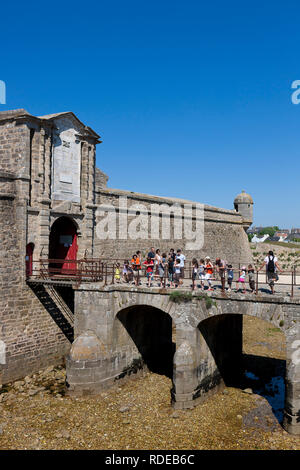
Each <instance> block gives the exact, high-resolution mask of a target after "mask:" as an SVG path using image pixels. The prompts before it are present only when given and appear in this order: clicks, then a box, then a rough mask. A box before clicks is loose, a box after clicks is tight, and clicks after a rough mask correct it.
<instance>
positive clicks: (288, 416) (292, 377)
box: [283, 325, 300, 435]
mask: <svg viewBox="0 0 300 470" xmlns="http://www.w3.org/2000/svg"><path fill="white" fill-rule="evenodd" d="M286 349H287V355H286V388H285V409H284V418H283V427H284V429H285V430H286V431H287V432H289V433H290V434H295V435H300V326H299V325H295V326H294V327H293V328H291V329H290V330H289V331H288V332H287V334H286Z"/></svg>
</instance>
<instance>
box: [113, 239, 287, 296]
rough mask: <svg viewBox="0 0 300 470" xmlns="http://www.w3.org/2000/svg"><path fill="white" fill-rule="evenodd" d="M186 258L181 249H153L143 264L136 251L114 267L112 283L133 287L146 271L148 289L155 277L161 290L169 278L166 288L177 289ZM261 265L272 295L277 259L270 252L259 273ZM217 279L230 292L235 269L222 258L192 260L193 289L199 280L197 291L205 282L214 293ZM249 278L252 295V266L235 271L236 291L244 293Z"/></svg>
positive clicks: (203, 286)
mask: <svg viewBox="0 0 300 470" xmlns="http://www.w3.org/2000/svg"><path fill="white" fill-rule="evenodd" d="M185 261H186V257H185V255H184V254H183V253H182V251H181V249H178V250H177V251H176V253H175V250H174V249H173V248H171V249H170V252H169V253H168V254H167V253H165V252H163V253H162V254H161V252H160V250H159V249H157V250H155V248H154V247H152V248H151V249H150V251H149V253H148V255H147V257H146V260H145V261H142V254H141V252H140V251H137V252H136V253H135V254H134V255H133V256H132V259H131V261H129V260H124V263H123V268H121V266H120V263H117V264H116V268H115V281H116V282H117V283H119V282H121V281H123V282H126V283H130V282H133V283H134V284H135V285H136V286H138V285H140V283H141V275H142V269H145V273H146V277H147V285H148V287H151V285H152V284H151V283H152V281H153V279H154V277H155V278H156V279H157V280H158V282H159V285H160V287H163V285H164V282H165V280H166V279H168V287H171V288H173V287H178V286H181V285H182V284H183V279H184V269H185ZM263 266H266V272H267V278H268V283H269V285H270V288H271V293H272V294H273V293H274V282H275V281H276V280H278V274H277V271H278V270H279V271H280V272H281V269H280V267H279V266H278V260H277V258H276V256H274V253H273V251H269V254H268V256H267V257H266V258H265V260H264V263H263V264H262V266H261V267H260V268H259V269H258V271H260V270H261V269H262V268H263ZM218 276H219V278H220V280H221V283H222V288H223V289H225V284H226V280H227V286H228V288H227V289H228V291H229V292H230V291H231V290H232V284H233V282H234V277H235V273H234V269H233V267H232V265H231V264H227V262H226V261H225V260H223V259H221V258H216V260H215V263H214V264H213V262H212V261H211V259H210V257H209V256H206V257H205V258H201V259H200V261H199V262H198V260H197V259H196V258H193V260H192V288H193V289H197V288H198V282H197V281H198V280H199V281H200V285H199V288H200V289H201V290H205V283H207V288H208V290H209V291H212V290H214V289H213V286H212V280H215V279H216V278H217V277H218ZM247 276H248V283H249V287H250V291H251V292H252V293H255V290H256V289H255V269H254V267H253V265H252V264H248V266H247V267H246V265H244V266H242V267H241V268H240V269H239V270H238V277H237V279H236V281H235V282H236V290H237V291H239V290H240V289H241V290H242V292H243V293H246V282H247Z"/></svg>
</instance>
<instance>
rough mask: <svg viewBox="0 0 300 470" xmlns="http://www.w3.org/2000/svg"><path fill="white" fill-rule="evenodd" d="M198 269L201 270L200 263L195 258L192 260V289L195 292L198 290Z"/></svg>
mask: <svg viewBox="0 0 300 470" xmlns="http://www.w3.org/2000/svg"><path fill="white" fill-rule="evenodd" d="M198 268H199V265H198V261H197V260H196V258H193V259H192V282H193V287H192V289H193V290H194V289H195V288H196V289H197V284H196V283H195V281H196V279H197V274H198Z"/></svg>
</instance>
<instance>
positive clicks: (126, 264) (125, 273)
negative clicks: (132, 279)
mask: <svg viewBox="0 0 300 470" xmlns="http://www.w3.org/2000/svg"><path fill="white" fill-rule="evenodd" d="M128 268H129V261H128V260H126V259H125V260H124V264H123V271H122V279H123V281H124V282H129V280H128Z"/></svg>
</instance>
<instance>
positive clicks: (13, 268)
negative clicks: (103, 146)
mask: <svg viewBox="0 0 300 470" xmlns="http://www.w3.org/2000/svg"><path fill="white" fill-rule="evenodd" d="M99 142H101V141H100V137H99V135H98V134H96V133H95V132H94V131H93V130H92V129H91V128H89V127H87V126H85V125H84V124H83V123H82V122H81V121H79V119H78V118H77V117H76V116H75V115H74V114H73V113H71V112H67V113H59V114H53V115H47V116H41V117H36V116H33V115H31V114H29V113H28V112H27V111H25V110H23V109H20V110H12V111H4V112H1V113H0V234H1V244H0V384H1V383H6V382H8V381H11V380H15V379H18V378H21V377H24V376H25V375H26V374H30V373H33V372H35V371H37V370H39V369H41V368H42V367H44V366H47V365H52V364H57V363H59V362H61V361H62V360H63V358H64V356H65V355H66V353H67V352H68V351H69V349H70V345H71V341H72V331H71V330H72V325H71V324H69V323H68V322H67V321H66V319H65V318H64V315H63V314H62V312H60V310H59V306H58V304H57V295H60V294H59V293H58V292H53V290H52V291H51V290H47V289H46V288H45V287H44V286H40V287H38V288H37V287H36V288H34V287H33V286H32V285H31V286H30V285H29V284H28V283H27V282H26V272H25V257H26V253H27V252H26V247H28V245H29V244H31V246H32V247H33V259H40V258H42V259H48V258H49V239H50V236H51V233H52V230H53V227H54V225H55V223H56V221H59V220H61V219H62V218H66V219H67V220H70V221H72V223H73V224H74V227H76V236H77V243H78V251H77V259H80V258H83V257H84V256H87V257H105V258H112V257H113V258H119V257H120V258H128V257H130V256H131V255H132V254H133V253H134V252H135V251H136V250H137V249H140V250H141V251H142V252H143V253H144V254H146V252H147V251H148V250H149V248H150V247H151V246H152V245H153V246H155V247H157V246H159V247H160V248H161V250H168V249H169V248H171V247H173V248H175V249H177V248H179V247H180V248H182V250H183V251H184V252H185V255H186V256H187V258H191V257H192V256H194V255H197V257H200V256H202V255H209V256H211V257H212V259H213V258H214V257H215V256H217V255H218V256H221V257H224V258H225V259H226V260H227V261H228V262H231V263H238V262H239V261H241V262H247V261H248V260H249V261H250V260H251V252H250V249H249V245H248V241H247V236H246V233H245V227H246V226H248V225H250V223H251V220H250V219H251V215H250V216H249V215H248V214H246V215H245V214H243V213H242V212H243V211H242V210H239V208H236V209H238V210H225V209H218V208H214V207H210V206H205V210H204V215H205V222H204V230H205V244H204V247H203V249H201V250H195V251H193V252H186V249H185V248H186V240H185V239H183V240H175V239H174V236H173V235H172V230H171V236H170V239H169V240H159V238H160V235H158V237H157V238H153V239H151V238H148V239H146V240H131V239H128V240H119V239H117V240H110V239H108V240H102V239H99V238H98V237H97V230H96V226H97V223H98V222H99V221H100V220H101V217H99V208H100V207H102V205H103V204H104V205H108V204H110V205H112V206H114V207H118V204H119V197H120V196H123V197H124V196H126V197H127V201H128V207H131V205H132V204H136V203H139V204H143V205H144V206H145V207H146V208H150V207H151V204H162V203H167V204H169V205H172V204H173V203H174V202H177V203H179V204H180V205H181V206H182V205H183V204H184V203H186V202H187V201H183V200H176V199H168V198H159V197H156V196H149V195H143V194H138V193H132V192H130V191H120V190H113V189H110V188H107V179H108V178H107V176H106V175H105V174H104V173H103V172H101V171H100V170H99V169H97V168H96V166H95V161H96V145H97V144H98V143H99ZM70 168H72V172H71V173H72V174H70ZM246 205H247V204H245V207H246ZM251 210H252V206H251ZM117 216H118V217H119V214H117ZM155 217H158V218H160V216H159V214H157V216H155ZM172 220H173V221H174V219H172ZM193 223H194V225H195V220H194V221H193ZM117 225H118V223H117ZM68 296H69V297H70V296H72V292H71V293H70V292H67V297H68ZM71 304H72V302H69V304H68V305H69V307H70V305H71ZM70 308H71V307H70Z"/></svg>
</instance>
